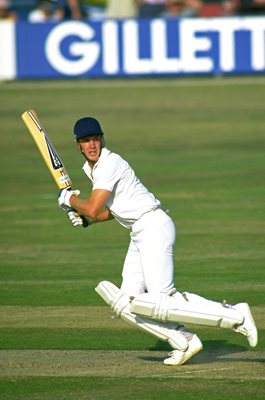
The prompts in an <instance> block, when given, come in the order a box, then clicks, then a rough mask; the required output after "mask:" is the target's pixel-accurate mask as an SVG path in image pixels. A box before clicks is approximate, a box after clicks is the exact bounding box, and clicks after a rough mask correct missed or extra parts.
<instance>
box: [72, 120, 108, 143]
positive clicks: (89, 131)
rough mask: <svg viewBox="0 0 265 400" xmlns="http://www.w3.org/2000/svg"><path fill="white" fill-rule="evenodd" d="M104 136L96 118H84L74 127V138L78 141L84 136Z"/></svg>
mask: <svg viewBox="0 0 265 400" xmlns="http://www.w3.org/2000/svg"><path fill="white" fill-rule="evenodd" d="M90 135H91V136H92V135H100V136H102V135H104V133H103V131H102V129H101V126H100V124H99V122H98V120H96V119H95V118H92V117H84V118H81V119H79V120H78V121H76V123H75V125H74V137H75V140H76V141H77V142H78V140H79V139H80V138H82V137H84V136H90Z"/></svg>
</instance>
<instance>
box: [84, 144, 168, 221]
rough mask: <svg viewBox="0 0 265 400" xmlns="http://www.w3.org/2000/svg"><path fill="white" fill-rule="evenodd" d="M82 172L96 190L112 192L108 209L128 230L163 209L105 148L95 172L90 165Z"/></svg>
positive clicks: (125, 167)
mask: <svg viewBox="0 0 265 400" xmlns="http://www.w3.org/2000/svg"><path fill="white" fill-rule="evenodd" d="M83 170H84V171H85V173H86V175H87V176H88V177H89V179H90V180H91V181H92V184H93V190H95V189H105V190H108V191H110V192H111V195H110V197H109V199H108V201H107V203H106V207H107V208H108V209H109V210H110V212H111V214H112V215H113V217H114V218H115V219H116V220H117V221H118V222H119V223H120V224H121V225H123V226H125V227H126V228H131V226H132V224H133V223H134V222H135V221H137V220H138V219H139V218H140V217H141V216H142V215H143V214H145V213H146V212H148V211H151V210H152V209H155V208H157V207H159V206H160V201H159V200H157V199H156V198H155V197H154V195H153V194H152V193H150V192H149V191H148V190H147V188H146V187H145V186H144V185H143V184H142V183H141V182H140V180H139V179H138V178H137V176H136V175H135V173H134V170H133V169H132V168H131V167H130V165H129V164H128V162H127V161H125V160H124V159H123V158H122V157H120V156H119V155H118V154H116V153H112V152H111V151H110V150H108V149H106V148H103V149H102V151H101V155H100V158H99V160H98V161H97V162H96V164H95V165H94V167H93V170H91V168H90V166H89V164H88V162H87V161H86V162H85V164H84V166H83Z"/></svg>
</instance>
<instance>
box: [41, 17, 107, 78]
mask: <svg viewBox="0 0 265 400" xmlns="http://www.w3.org/2000/svg"><path fill="white" fill-rule="evenodd" d="M70 35H75V36H77V37H79V38H80V39H82V40H83V41H84V42H80V41H79V42H73V43H72V44H71V45H70V46H69V53H70V54H71V55H72V56H75V57H78V58H77V59H75V60H70V59H67V58H66V57H65V56H64V55H63V54H62V52H61V44H62V42H63V40H64V39H65V38H66V37H68V36H70ZM94 36H95V32H94V30H93V29H92V28H91V27H90V26H88V25H87V24H85V23H83V22H79V21H69V22H63V23H62V24H59V25H57V26H56V27H55V28H54V29H53V30H52V31H51V32H50V34H49V35H48V37H47V40H46V44H45V52H46V55H47V59H48V60H49V62H50V64H51V65H52V66H53V68H54V69H56V70H57V71H59V72H61V73H62V74H66V75H79V74H84V73H85V72H87V70H89V69H90V68H92V67H93V65H94V64H95V63H96V61H97V59H98V57H99V50H100V49H99V44H98V43H91V40H92V39H93V38H94Z"/></svg>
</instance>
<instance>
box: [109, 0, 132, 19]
mask: <svg viewBox="0 0 265 400" xmlns="http://www.w3.org/2000/svg"><path fill="white" fill-rule="evenodd" d="M137 15H138V7H137V4H136V1H135V0H122V1H121V0H107V4H106V17H107V18H134V17H136V16H137Z"/></svg>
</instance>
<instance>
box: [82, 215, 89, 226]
mask: <svg viewBox="0 0 265 400" xmlns="http://www.w3.org/2000/svg"><path fill="white" fill-rule="evenodd" d="M80 217H81V219H82V221H83V228H87V227H88V226H89V223H88V221H87V219H86V218H85V217H84V216H83V215H80Z"/></svg>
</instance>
